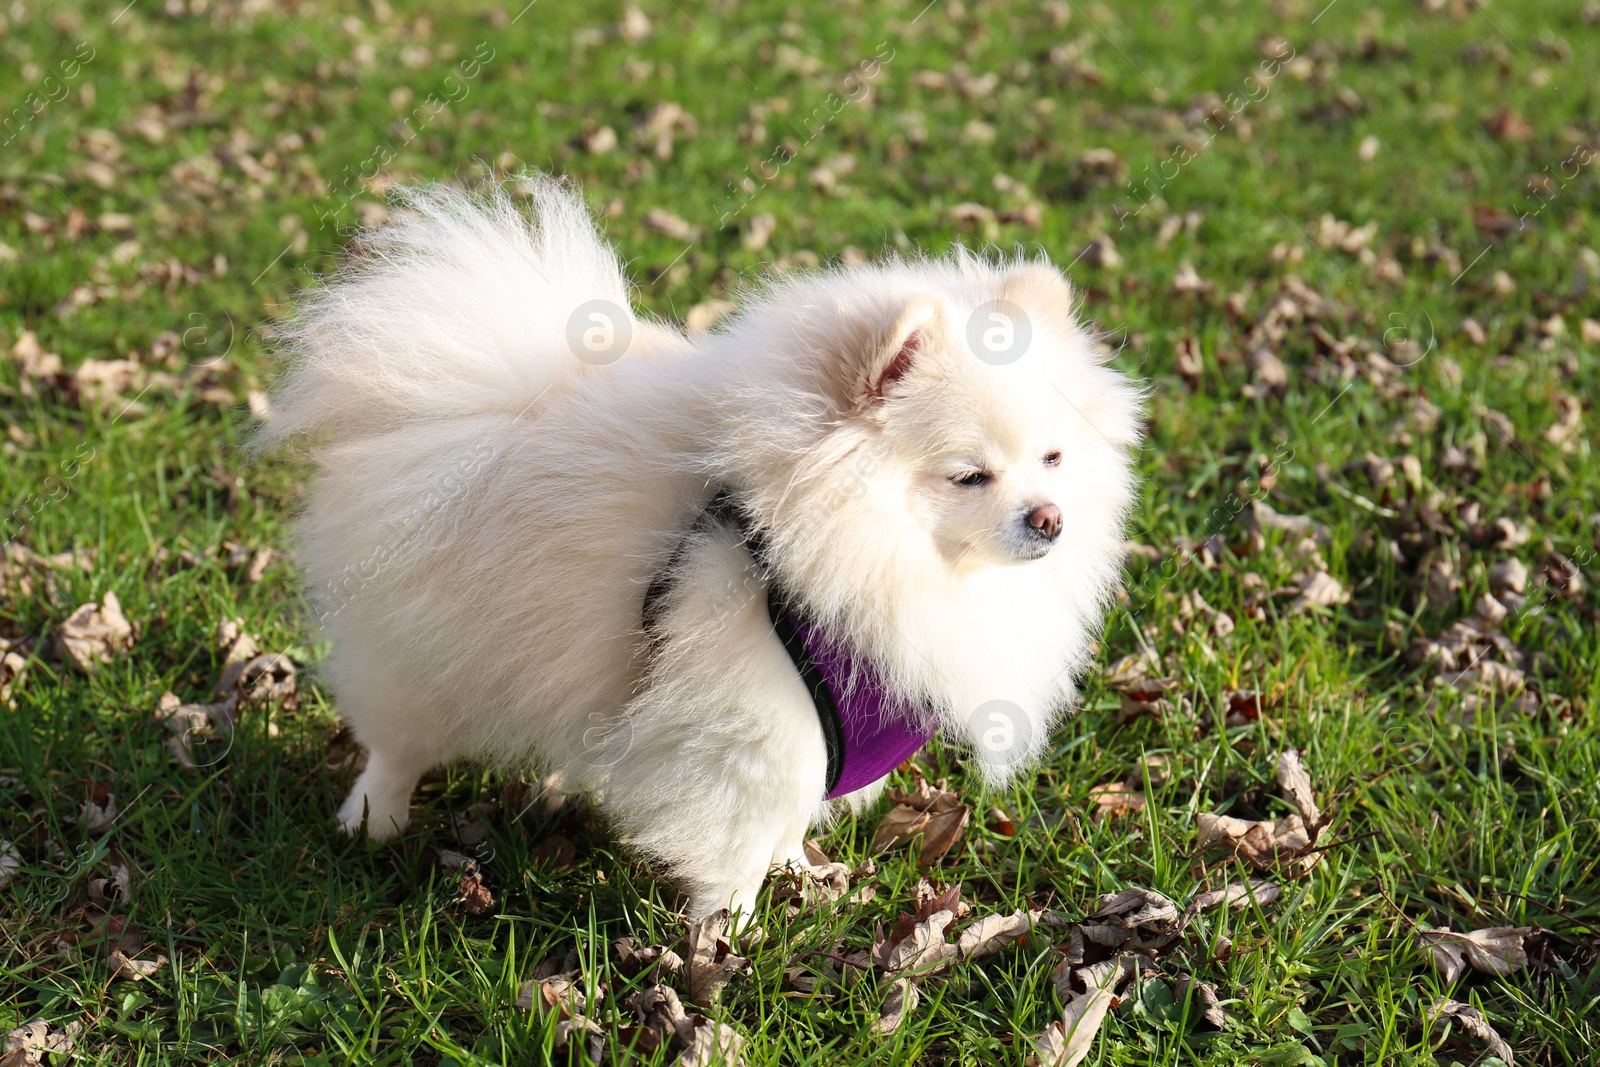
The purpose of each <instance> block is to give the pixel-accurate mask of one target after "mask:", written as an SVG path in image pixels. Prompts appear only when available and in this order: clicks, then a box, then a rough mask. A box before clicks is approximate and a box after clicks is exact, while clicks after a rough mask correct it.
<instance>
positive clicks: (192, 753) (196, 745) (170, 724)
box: [154, 692, 239, 770]
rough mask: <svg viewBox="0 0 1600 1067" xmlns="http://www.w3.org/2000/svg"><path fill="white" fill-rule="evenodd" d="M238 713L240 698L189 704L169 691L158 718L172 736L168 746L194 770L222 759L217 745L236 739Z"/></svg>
mask: <svg viewBox="0 0 1600 1067" xmlns="http://www.w3.org/2000/svg"><path fill="white" fill-rule="evenodd" d="M238 712H239V700H238V698H237V697H232V696H230V697H229V698H228V699H226V700H222V701H218V702H216V703H214V704H185V703H184V702H183V701H182V700H180V699H179V698H178V696H177V695H176V694H175V693H171V692H166V693H162V694H161V698H160V700H158V701H157V702H156V710H155V716H154V718H155V721H156V722H157V723H159V724H161V725H163V726H165V727H166V728H167V730H168V732H170V733H171V734H172V737H171V738H170V739H169V740H168V741H167V747H168V748H170V749H171V750H172V754H173V755H174V756H176V757H177V758H178V762H179V763H180V764H182V765H183V766H184V767H185V768H187V769H189V770H194V769H196V768H198V767H209V766H211V765H213V764H215V763H216V762H217V760H219V759H221V758H222V754H221V752H220V751H218V750H217V746H218V745H219V743H224V742H226V741H228V740H230V739H231V738H232V737H233V728H234V726H235V724H236V723H237V722H238V717H239V716H238Z"/></svg>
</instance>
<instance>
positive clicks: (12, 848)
mask: <svg viewBox="0 0 1600 1067" xmlns="http://www.w3.org/2000/svg"><path fill="white" fill-rule="evenodd" d="M21 871H22V853H20V852H18V851H17V846H16V845H13V844H12V843H11V842H10V841H8V840H6V839H5V838H3V837H0V889H4V888H5V887H6V886H8V885H10V884H11V882H12V880H13V879H15V878H16V877H17V875H18V874H19V873H21Z"/></svg>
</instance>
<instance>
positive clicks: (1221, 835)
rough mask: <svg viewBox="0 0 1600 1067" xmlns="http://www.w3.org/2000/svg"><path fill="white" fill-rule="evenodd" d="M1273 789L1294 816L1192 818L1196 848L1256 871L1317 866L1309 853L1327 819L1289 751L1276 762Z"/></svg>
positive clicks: (1317, 855) (1294, 754) (1296, 758)
mask: <svg viewBox="0 0 1600 1067" xmlns="http://www.w3.org/2000/svg"><path fill="white" fill-rule="evenodd" d="M1278 786H1279V789H1280V790H1281V791H1282V793H1283V795H1284V798H1285V799H1286V800H1288V801H1289V802H1290V803H1292V804H1294V805H1295V807H1296V808H1297V809H1298V811H1297V812H1296V813H1295V814H1293V815H1286V816H1284V817H1283V818H1281V819H1240V818H1235V817H1233V816H1231V815H1215V814H1212V813H1210V812H1201V813H1200V814H1198V815H1196V816H1195V824H1196V826H1197V828H1198V830H1199V846H1200V848H1202V849H1205V848H1208V847H1210V846H1211V845H1216V844H1225V845H1227V846H1229V847H1230V848H1231V849H1232V850H1233V851H1234V853H1236V854H1237V855H1238V856H1240V857H1241V858H1243V859H1245V860H1246V861H1248V862H1249V863H1251V864H1252V865H1254V866H1256V867H1258V868H1263V869H1266V868H1273V867H1277V866H1279V865H1281V864H1285V863H1294V864H1297V865H1298V866H1299V867H1300V868H1301V869H1302V870H1307V871H1309V870H1310V869H1311V868H1312V867H1315V866H1316V865H1317V863H1318V861H1320V860H1321V858H1322V854H1321V853H1320V852H1314V851H1312V848H1313V846H1315V845H1316V843H1317V838H1318V836H1319V835H1320V834H1321V832H1322V830H1323V828H1324V827H1325V826H1326V825H1327V823H1328V819H1327V817H1326V816H1324V815H1323V813H1322V812H1321V810H1320V809H1318V807H1317V803H1316V800H1315V799H1314V798H1313V796H1312V794H1311V779H1310V776H1309V775H1308V774H1307V773H1306V770H1305V766H1304V765H1303V764H1302V763H1301V761H1300V755H1299V753H1298V752H1296V751H1295V750H1293V749H1290V750H1288V751H1287V752H1285V753H1283V755H1281V756H1280V757H1279V758H1278Z"/></svg>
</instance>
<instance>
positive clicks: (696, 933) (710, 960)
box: [684, 908, 750, 1005]
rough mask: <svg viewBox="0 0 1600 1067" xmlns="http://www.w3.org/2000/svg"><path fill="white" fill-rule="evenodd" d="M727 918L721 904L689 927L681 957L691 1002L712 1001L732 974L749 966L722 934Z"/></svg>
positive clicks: (726, 911) (724, 930)
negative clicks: (682, 956) (720, 907)
mask: <svg viewBox="0 0 1600 1067" xmlns="http://www.w3.org/2000/svg"><path fill="white" fill-rule="evenodd" d="M730 918H731V916H730V915H729V912H728V909H727V908H723V909H721V910H720V911H714V912H712V913H711V914H710V915H707V916H706V917H705V918H704V919H701V920H700V921H699V922H697V923H695V924H693V925H692V926H690V927H689V932H688V934H687V936H686V939H685V947H686V949H687V951H686V952H685V953H684V959H685V975H686V978H687V980H688V984H689V1000H690V1002H691V1003H694V1004H700V1005H710V1004H713V1003H715V1002H716V1000H717V998H718V997H720V996H721V995H722V990H723V988H724V987H725V986H727V984H728V983H729V982H730V981H732V980H733V976H734V975H736V974H738V973H740V972H741V971H744V970H745V969H747V968H748V967H749V966H750V961H749V960H747V959H744V958H743V957H741V956H737V955H735V954H734V952H733V950H732V946H731V945H730V944H729V943H728V941H727V939H726V938H724V937H723V934H724V933H726V932H727V929H728V923H729V921H730Z"/></svg>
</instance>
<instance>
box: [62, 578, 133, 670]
mask: <svg viewBox="0 0 1600 1067" xmlns="http://www.w3.org/2000/svg"><path fill="white" fill-rule="evenodd" d="M54 641H55V648H56V652H57V654H58V655H59V656H60V658H61V661H62V662H63V663H71V664H75V665H76V666H77V667H78V669H79V670H81V671H83V672H84V673H85V674H93V673H94V672H95V671H96V670H98V669H99V667H100V664H101V663H107V662H110V660H111V658H112V657H113V656H114V655H116V654H117V653H119V652H126V651H128V649H130V648H132V647H133V626H132V624H131V623H129V622H128V620H127V619H126V618H124V617H123V614H122V605H121V604H120V603H119V602H118V601H117V594H116V593H114V592H111V591H110V590H107V591H106V595H105V596H104V597H102V598H101V600H100V602H99V603H98V604H84V605H82V606H81V607H79V608H78V610H76V611H74V612H73V613H72V614H71V615H70V616H68V617H67V618H66V619H65V620H64V621H63V622H62V623H61V625H60V626H58V627H56V631H55V635H54Z"/></svg>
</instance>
